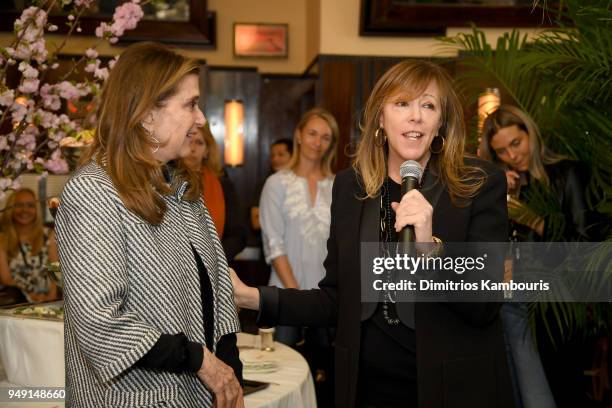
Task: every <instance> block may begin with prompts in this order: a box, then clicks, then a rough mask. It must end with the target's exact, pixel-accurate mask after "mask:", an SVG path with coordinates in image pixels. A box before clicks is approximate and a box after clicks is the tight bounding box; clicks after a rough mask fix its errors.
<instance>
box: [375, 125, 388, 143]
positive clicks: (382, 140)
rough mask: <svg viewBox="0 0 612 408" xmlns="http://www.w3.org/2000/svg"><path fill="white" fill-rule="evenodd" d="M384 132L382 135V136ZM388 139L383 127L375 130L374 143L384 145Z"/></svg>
mask: <svg viewBox="0 0 612 408" xmlns="http://www.w3.org/2000/svg"><path fill="white" fill-rule="evenodd" d="M381 133H382V136H381ZM386 141H387V135H386V134H385V130H384V129H383V128H382V126H381V127H379V128H378V129H376V131H375V132H374V144H376V146H378V147H383V146H384V145H385V142H386Z"/></svg>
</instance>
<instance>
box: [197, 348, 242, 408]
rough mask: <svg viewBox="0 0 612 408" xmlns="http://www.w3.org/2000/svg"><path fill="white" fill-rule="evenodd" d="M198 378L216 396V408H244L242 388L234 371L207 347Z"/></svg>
mask: <svg viewBox="0 0 612 408" xmlns="http://www.w3.org/2000/svg"><path fill="white" fill-rule="evenodd" d="M203 349H204V358H203V359H202V366H201V367H200V369H199V370H198V373H197V375H198V378H199V379H200V381H202V382H203V383H204V385H206V386H207V387H208V389H210V390H211V391H212V393H213V395H214V401H215V407H216V408H244V396H243V395H242V388H241V387H240V383H239V382H238V380H237V379H236V375H235V374H234V370H233V369H232V368H231V367H230V366H228V365H227V364H225V363H224V362H223V361H221V360H219V359H218V358H217V356H215V355H214V354H213V353H211V352H210V351H209V350H208V349H207V348H206V347H203Z"/></svg>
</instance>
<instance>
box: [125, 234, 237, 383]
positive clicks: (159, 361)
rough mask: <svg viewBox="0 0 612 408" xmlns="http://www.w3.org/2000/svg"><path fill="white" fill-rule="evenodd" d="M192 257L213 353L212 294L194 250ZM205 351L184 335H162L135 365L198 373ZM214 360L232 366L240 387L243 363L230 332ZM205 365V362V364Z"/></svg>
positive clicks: (207, 337)
mask: <svg viewBox="0 0 612 408" xmlns="http://www.w3.org/2000/svg"><path fill="white" fill-rule="evenodd" d="M191 249H192V250H193V254H194V257H195V260H196V264H197V266H198V273H199V274H200V289H201V295H202V313H203V316H204V334H205V336H206V347H207V348H208V349H209V350H211V351H212V343H213V333H214V327H215V321H214V313H213V312H214V304H213V292H212V285H211V283H210V278H209V277H208V272H207V270H206V266H205V265H204V262H203V261H202V258H201V257H200V256H199V255H198V253H197V252H196V251H195V249H194V248H193V246H192V248H191ZM203 354H204V350H203V349H202V345H201V344H200V343H196V342H193V341H189V340H188V339H187V336H185V335H184V334H183V333H178V334H162V335H161V336H160V338H159V339H158V340H157V342H156V343H155V345H154V346H153V347H152V348H151V349H150V350H149V351H148V352H147V354H145V355H144V356H143V357H142V358H141V359H140V360H138V361H137V362H136V365H137V366H139V367H144V368H151V369H158V370H164V371H170V372H175V373H180V372H184V371H188V372H197V371H198V370H199V369H200V367H201V365H202V358H203ZM215 355H216V356H217V358H219V359H220V360H221V361H223V362H224V363H225V364H227V365H229V366H230V367H232V369H233V370H234V373H235V374H236V378H238V381H239V382H240V383H241V384H242V363H241V362H240V358H239V355H238V347H237V346H236V334H235V333H229V334H226V335H225V336H223V337H221V338H220V339H219V342H218V343H217V352H216V354H215ZM204 364H206V362H204Z"/></svg>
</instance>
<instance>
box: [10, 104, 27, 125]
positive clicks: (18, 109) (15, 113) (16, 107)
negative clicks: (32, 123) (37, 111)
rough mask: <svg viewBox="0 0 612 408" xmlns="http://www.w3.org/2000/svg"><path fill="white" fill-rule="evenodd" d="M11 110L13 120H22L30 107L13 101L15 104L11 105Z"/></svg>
mask: <svg viewBox="0 0 612 408" xmlns="http://www.w3.org/2000/svg"><path fill="white" fill-rule="evenodd" d="M11 111H12V112H11V118H12V119H13V122H21V121H22V120H23V118H24V117H25V115H26V113H28V108H26V107H25V106H23V105H21V104H19V103H13V106H11Z"/></svg>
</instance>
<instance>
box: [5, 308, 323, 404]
mask: <svg viewBox="0 0 612 408" xmlns="http://www.w3.org/2000/svg"><path fill="white" fill-rule="evenodd" d="M63 329H64V322H63V321H61V320H41V319H34V318H28V317H17V316H12V315H10V314H9V313H7V311H3V313H0V388H17V387H23V386H30V387H43V386H45V387H63V386H64V338H63V337H64V330H63ZM274 345H275V346H274V348H275V350H274V351H271V352H264V351H261V352H260V353H264V354H263V355H264V356H265V358H266V359H269V360H272V361H274V362H276V363H277V364H278V370H277V371H274V372H270V373H261V372H257V373H251V372H246V373H245V374H244V378H245V379H247V380H255V381H261V382H266V383H270V385H269V386H268V387H267V388H265V389H263V390H259V391H256V392H254V393H252V394H249V395H247V396H246V397H245V405H246V407H247V408H258V407H262V408H263V407H266V408H285V407H286V408H310V407H316V405H317V403H316V396H315V391H314V382H313V380H312V376H311V375H310V370H309V369H308V364H307V363H306V361H305V360H304V358H303V357H302V356H301V355H300V354H299V353H298V352H296V351H295V350H293V349H292V348H290V347H287V346H285V345H284V344H281V343H274ZM238 346H239V349H240V352H241V354H244V353H247V354H250V355H252V353H253V352H259V336H253V335H250V334H246V333H238ZM9 381H10V382H9ZM1 391H4V390H0V392H1ZM13 406H14V407H23V406H24V405H23V402H21V403H9V402H6V401H1V400H0V407H13ZM28 407H31V408H39V407H40V408H46V407H64V404H63V403H58V402H49V403H47V402H44V403H43V402H40V403H36V402H32V403H28Z"/></svg>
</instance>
